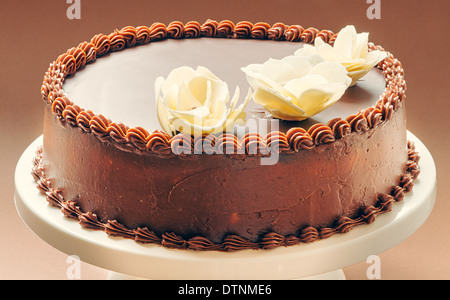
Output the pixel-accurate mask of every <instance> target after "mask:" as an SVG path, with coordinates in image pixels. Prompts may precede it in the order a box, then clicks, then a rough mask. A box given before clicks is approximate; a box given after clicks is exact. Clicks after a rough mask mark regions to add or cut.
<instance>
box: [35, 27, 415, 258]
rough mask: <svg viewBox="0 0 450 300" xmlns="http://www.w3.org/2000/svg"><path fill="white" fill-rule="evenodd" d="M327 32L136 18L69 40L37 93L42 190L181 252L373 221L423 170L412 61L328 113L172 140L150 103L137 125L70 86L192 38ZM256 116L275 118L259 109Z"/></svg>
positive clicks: (274, 37)
mask: <svg viewBox="0 0 450 300" xmlns="http://www.w3.org/2000/svg"><path fill="white" fill-rule="evenodd" d="M317 37H321V38H322V39H324V41H326V42H328V43H330V44H332V43H333V42H334V40H335V38H336V35H335V34H334V33H333V32H331V31H329V30H322V31H319V30H317V29H315V28H306V29H304V28H303V27H302V26H299V25H291V26H288V25H285V24H283V23H276V24H274V25H272V26H270V25H268V24H267V23H264V22H258V23H254V24H253V23H251V22H247V21H242V22H238V23H236V24H234V23H233V22H231V21H228V20H225V21H221V22H217V21H214V20H208V21H206V22H205V23H204V24H203V25H201V24H200V23H198V22H196V21H192V22H188V23H186V24H185V25H183V24H182V23H181V22H178V21H174V22H172V23H170V24H169V25H167V26H166V25H164V24H162V23H154V24H152V25H151V26H149V27H146V26H140V27H132V26H127V27H124V28H123V29H121V30H115V31H113V32H112V33H111V34H109V35H104V34H97V35H95V36H94V37H93V38H92V39H91V40H90V41H89V42H88V41H86V42H83V43H81V44H79V46H78V47H76V48H71V49H69V50H68V51H67V52H66V53H64V54H62V55H60V56H59V57H58V58H57V59H56V60H55V62H53V63H51V64H50V67H49V69H48V70H47V72H46V73H45V76H44V81H43V84H42V88H41V95H42V99H43V100H44V102H45V103H46V108H45V124H44V146H43V149H41V150H39V152H38V154H37V157H36V159H35V160H34V168H33V175H34V177H35V179H36V181H37V184H38V187H39V189H40V190H41V191H42V192H43V193H45V194H46V195H47V200H48V202H49V203H50V204H51V205H53V206H56V207H59V208H61V209H62V210H63V212H64V214H65V215H66V216H67V217H69V218H76V219H78V221H79V222H80V224H81V225H82V226H83V227H86V228H89V229H98V230H103V231H105V232H106V233H107V234H109V235H113V236H122V237H124V238H131V239H134V240H135V241H136V242H139V243H156V244H159V245H162V246H164V247H169V248H177V249H194V250H220V251H234V250H241V249H272V248H274V247H279V246H290V245H296V244H298V243H308V242H313V241H316V240H320V239H324V238H327V237H330V236H332V235H334V234H336V233H345V232H348V231H349V230H351V229H352V228H353V227H354V226H357V225H361V224H366V223H371V222H373V221H374V219H375V217H376V216H377V215H379V214H380V213H383V212H386V211H389V210H390V209H391V207H392V204H393V203H394V202H395V201H401V200H402V199H403V197H404V193H405V192H408V191H410V190H411V188H412V186H413V180H414V179H415V178H416V177H417V176H418V174H419V172H420V169H419V165H418V160H419V156H418V154H417V153H416V152H415V150H414V147H413V145H412V144H410V143H409V144H408V147H405V144H406V124H405V108H404V105H403V102H404V99H405V91H406V83H405V81H404V78H403V75H404V74H403V68H402V66H401V63H400V62H399V61H398V60H397V59H395V58H394V57H393V55H392V54H390V53H388V57H387V58H386V59H385V60H383V61H382V62H380V64H379V65H378V68H377V69H373V70H372V71H371V72H369V74H368V75H367V77H365V78H364V80H362V81H361V82H358V85H357V86H356V87H354V88H351V89H349V90H348V92H347V93H346V94H345V95H344V97H343V99H341V100H340V101H339V102H338V103H337V104H336V105H333V106H332V108H331V109H329V110H326V111H324V113H323V114H319V115H317V117H314V118H312V119H310V120H308V121H304V122H280V126H279V128H277V129H276V130H272V128H271V127H269V130H268V131H267V133H264V134H262V133H261V132H260V131H253V129H255V128H250V130H248V131H246V130H241V129H242V128H239V127H235V130H234V132H229V133H224V134H220V135H217V136H206V137H195V138H194V137H191V136H186V135H183V134H178V135H175V136H173V137H171V136H170V135H168V134H167V133H165V132H163V131H162V130H161V128H159V125H158V124H157V123H155V120H156V118H154V117H148V113H152V111H153V110H152V109H151V107H150V110H149V111H148V112H147V113H146V114H144V117H143V118H140V117H139V113H140V112H141V111H142V110H141V109H135V108H134V109H133V110H132V114H130V116H131V119H132V120H140V121H142V122H143V123H142V124H141V125H139V124H133V122H128V121H122V120H120V119H117V118H116V117H115V115H114V112H113V111H108V109H109V108H111V107H113V106H114V105H112V103H107V105H106V106H104V107H105V108H106V110H105V111H102V110H101V107H100V106H101V105H100V106H96V105H98V104H99V103H101V102H102V101H101V100H100V99H99V98H98V97H96V96H94V98H92V99H90V100H89V99H87V98H85V95H84V96H82V97H78V96H76V95H75V94H72V92H75V93H76V92H77V91H79V90H83V89H80V88H76V87H75V86H73V87H74V88H73V89H71V88H70V85H71V84H74V83H76V84H77V79H78V78H82V77H83V74H89V73H90V72H91V71H92V70H94V68H91V66H90V64H92V63H93V62H96V63H95V67H96V68H95V69H98V68H100V70H101V68H102V66H107V65H108V64H109V62H112V63H114V62H117V61H120V60H121V58H123V57H125V58H126V57H127V56H131V57H139V55H137V54H138V53H145V52H146V51H158V49H159V50H161V51H160V52H161V53H166V52H167V53H173V49H177V50H176V51H178V52H180V51H179V46H182V47H186V48H184V49H187V50H189V49H191V50H192V49H198V48H206V49H207V50H210V49H222V51H228V50H230V51H231V50H233V49H234V50H233V51H235V52H233V55H234V54H235V53H236V51H241V50H242V51H243V50H244V49H247V50H248V49H249V52H250V53H249V55H250V57H252V55H256V54H258V55H259V54H261V53H262V55H263V57H264V55H267V54H270V55H272V54H274V55H275V54H276V55H281V56H284V55H285V53H287V52H289V53H290V52H291V51H292V49H294V48H295V49H297V48H298V47H300V46H301V43H312V42H313V41H314V39H315V38H317ZM273 41H277V42H276V43H274V42H273ZM256 43H258V44H256ZM243 45H248V46H249V48H246V47H243ZM255 45H256V46H255ZM137 46H139V47H137ZM192 47H193V48H192ZM124 49H127V50H126V51H121V50H124ZM149 49H150V50H149ZM236 49H238V50H236ZM369 49H370V50H374V49H380V50H382V48H381V47H379V46H375V45H373V44H369ZM171 51H172V52H171ZM112 52H117V53H114V54H112ZM181 52H183V51H181ZM187 52H188V53H189V51H187ZM127 53H129V55H127ZM150 53H153V54H152V56H151V57H153V56H154V55H155V53H154V52H150ZM264 53H266V54H264ZM216 54H217V53H216ZM239 54H241V53H239ZM136 55H137V56H136ZM169 55H172V54H169ZM230 55H231V53H230ZM238 57H240V55H238ZM100 58H101V59H100ZM159 58H160V57H159ZM266 58H268V57H266ZM155 59H156V60H158V57H155ZM222 60H223V58H222ZM205 61H207V60H205ZM231 61H232V62H233V61H234V59H233V60H231ZM140 62H142V60H141V61H140ZM183 63H184V62H183ZM238 63H239V64H240V63H242V61H239V62H238ZM213 65H214V66H220V65H224V63H214V64H213ZM97 66H99V67H98V68H97ZM125 66H126V64H125ZM169 68H170V66H169ZM150 69H151V70H154V69H152V68H150ZM134 70H135V69H134V67H133V68H132V71H133V72H134ZM156 70H157V74H158V75H164V74H160V72H163V70H162V69H159V68H158V69H156ZM102 72H104V71H102ZM133 72H131V73H130V74H131V75H133ZM103 74H109V73H103ZM152 76H155V75H152ZM94 77H98V76H94ZM138 77H140V74H138ZM225 77H226V76H225ZM226 79H227V81H230V82H233V84H239V85H241V84H240V83H239V82H235V81H233V80H231V79H230V80H228V78H226ZM148 81H149V82H148V85H149V86H151V85H152V81H151V80H148ZM78 82H82V81H78ZM141 86H142V85H141ZM63 87H64V88H63ZM133 94H134V93H130V96H132V95H133ZM127 99H128V98H127ZM130 99H131V98H130ZM86 100H87V101H86ZM119 100H122V102H124V101H123V99H120V98H119ZM119 102H120V101H119ZM150 102H153V101H151V100H150ZM119 104H120V103H119ZM90 105H92V106H90ZM120 108H122V107H121V106H120V105H119V109H117V108H116V111H119V112H121V111H120ZM121 113H122V114H121V115H126V113H125V111H122V112H121ZM247 113H248V115H249V116H250V119H252V118H253V119H255V120H258V121H260V120H262V121H263V122H266V123H263V126H265V125H267V124H271V122H270V121H271V118H270V117H269V116H267V115H265V113H264V112H263V111H261V109H260V108H258V107H257V106H249V107H248V108H247ZM146 117H147V119H146ZM146 121H147V122H148V123H145V122H146ZM256 129H258V128H257V127H256ZM255 132H258V133H255ZM230 149H231V150H232V151H229V150H230ZM192 153H195V154H196V155H192ZM220 153H223V154H220ZM273 153H277V154H279V161H278V163H277V164H276V165H273V166H262V165H261V163H260V158H262V157H266V156H270V155H271V154H273ZM212 154H215V155H212ZM212 178H214V180H211V179H212ZM186 199H189V201H187V200H186Z"/></svg>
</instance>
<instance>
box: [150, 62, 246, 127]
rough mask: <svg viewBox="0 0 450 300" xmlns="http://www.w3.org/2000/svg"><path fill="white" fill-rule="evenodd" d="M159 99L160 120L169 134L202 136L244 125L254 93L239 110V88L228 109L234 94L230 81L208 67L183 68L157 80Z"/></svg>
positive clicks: (156, 88)
mask: <svg viewBox="0 0 450 300" xmlns="http://www.w3.org/2000/svg"><path fill="white" fill-rule="evenodd" d="M155 96H156V103H157V115H158V120H159V123H160V124H161V126H162V128H163V130H164V131H165V132H167V133H169V134H171V135H174V134H176V133H177V132H181V133H185V134H191V135H202V134H210V133H218V132H221V131H228V130H229V129H231V128H232V127H233V126H234V125H236V124H243V123H244V120H245V117H246V115H245V112H244V108H245V106H246V105H247V103H248V102H249V100H250V98H251V92H250V90H249V92H248V95H247V98H246V99H245V101H244V103H243V104H241V105H240V106H239V107H238V108H235V107H236V105H237V101H238V100H239V87H236V90H235V93H234V96H233V98H232V100H231V103H230V105H229V107H227V105H226V104H227V103H228V102H229V100H230V94H229V91H228V86H227V84H226V82H224V81H222V80H220V79H219V78H218V77H217V76H215V75H214V74H213V73H212V72H211V71H210V70H208V69H207V68H204V67H198V68H197V69H196V70H194V69H192V68H190V67H180V68H177V69H174V70H172V72H170V74H169V75H168V77H167V78H166V79H164V78H163V77H158V78H157V79H156V81H155Z"/></svg>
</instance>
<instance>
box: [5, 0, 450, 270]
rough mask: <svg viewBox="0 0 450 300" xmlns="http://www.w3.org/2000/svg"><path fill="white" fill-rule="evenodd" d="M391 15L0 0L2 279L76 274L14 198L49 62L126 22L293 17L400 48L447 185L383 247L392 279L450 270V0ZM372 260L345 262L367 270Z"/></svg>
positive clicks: (415, 113)
mask: <svg viewBox="0 0 450 300" xmlns="http://www.w3.org/2000/svg"><path fill="white" fill-rule="evenodd" d="M380 1H381V19H380V20H369V19H368V18H367V16H366V10H367V9H368V7H369V6H370V4H368V3H367V0H339V1H336V0H320V1H317V0H308V1H304V0H296V1H293V0H284V1H282V2H281V1H280V2H278V1H266V0H259V1H253V0H252V1H249V0H246V1H235V0H227V1H211V0H210V1H198V0H195V1H194V0H190V1H178V0H170V1H148V0H147V1H144V0H140V1H125V0H108V1H105V0H81V20H69V19H68V18H67V17H66V10H67V8H68V7H69V4H67V3H66V0H45V1H31V0H30V1H24V0H22V1H17V0H14V1H13V0H1V1H0V14H1V15H0V22H1V27H0V28H1V29H2V33H1V41H0V62H1V64H0V84H1V89H0V91H1V93H0V105H1V110H0V151H1V158H0V161H1V165H0V170H1V171H0V172H1V174H0V185H1V186H0V193H1V194H0V214H1V215H0V279H66V269H67V267H68V264H67V263H66V258H67V255H66V254H64V253H61V252H59V251H58V250H56V249H54V248H52V247H51V246H49V245H48V244H46V243H45V242H43V241H41V240H40V239H39V238H38V237H37V236H36V235H34V234H33V233H32V232H31V231H30V230H28V228H27V227H26V226H25V225H24V223H23V222H22V221H21V219H20V218H19V216H18V214H17V212H16V210H15V207H14V200H13V195H14V179H13V173H14V168H15V166H16V163H17V161H18V159H19V157H20V155H21V154H22V152H23V151H24V150H25V148H26V147H27V146H28V145H29V144H30V143H31V142H32V141H33V140H34V139H35V138H37V137H38V136H39V135H40V134H41V132H42V121H43V115H42V108H43V105H42V102H41V100H40V85H41V81H42V76H43V74H44V72H45V70H46V69H47V67H48V64H49V63H50V62H51V61H53V60H55V59H56V57H57V56H58V55H59V54H60V53H63V52H65V51H66V50H67V49H68V48H70V47H73V46H76V45H78V44H79V43H80V42H82V41H85V40H90V38H91V37H92V36H93V35H95V34H96V33H100V32H101V33H105V34H108V33H110V32H112V31H113V30H114V29H115V28H118V29H121V28H122V27H124V26H126V25H133V26H139V25H150V24H152V23H153V22H156V21H159V22H163V23H165V24H168V23H170V22H171V21H173V20H179V21H182V22H187V21H191V20H197V21H199V22H200V23H202V22H204V21H206V19H208V18H210V19H215V20H218V21H220V20H224V19H229V20H231V21H234V22H238V21H242V20H248V21H251V22H257V21H265V22H267V23H269V24H273V23H275V22H284V23H285V24H289V25H291V24H300V25H302V26H304V27H305V28H306V27H310V26H311V27H316V28H318V29H330V30H332V31H334V32H338V31H339V29H340V28H342V27H344V26H345V25H347V24H354V25H355V26H356V28H357V30H358V31H359V32H361V31H368V32H370V40H371V41H373V42H375V43H379V44H381V45H383V46H384V47H385V48H386V49H387V50H389V51H390V52H392V53H393V54H394V55H395V56H396V57H397V58H399V59H400V60H401V61H402V63H403V65H404V68H405V76H406V80H407V84H408V92H407V114H408V129H409V130H410V131H411V132H413V133H414V134H415V135H416V136H417V137H418V138H419V139H420V140H421V141H422V142H423V143H424V144H425V145H426V146H427V148H428V149H429V150H430V152H431V153H432V155H433V157H434V160H435V162H436V166H437V175H438V195H437V202H436V205H435V208H434V211H433V213H432V215H431V216H430V218H429V219H428V220H427V222H426V223H425V224H424V225H423V226H422V227H421V228H420V229H419V230H418V231H417V232H416V233H414V234H413V235H412V236H411V237H409V238H408V239H407V240H405V241H404V242H402V243H401V244H399V245H397V246H396V247H394V248H392V249H390V250H388V251H386V252H384V253H382V254H380V257H381V276H382V279H450V254H449V251H448V249H449V247H450V226H449V225H450V223H449V219H450V218H449V217H448V216H449V214H450V205H449V203H448V201H447V200H448V195H449V192H450V186H449V185H448V181H449V175H448V169H449V159H448V158H447V154H448V149H449V146H450V135H449V132H450V130H449V129H448V128H447V124H448V122H447V121H446V119H445V117H446V112H447V111H448V110H449V108H450V104H449V97H448V95H449V92H448V91H449V81H448V71H449V63H450V61H449V54H448V49H449V46H450V44H449V38H448V37H447V33H448V28H449V25H450V22H449V21H448V20H447V19H446V17H447V16H448V15H449V13H450V4H449V2H448V1H447V0H433V1H425V0H415V1H411V0H380ZM367 267H368V265H367V264H366V262H361V263H358V264H356V265H353V266H349V267H347V268H345V269H344V271H345V273H346V276H347V278H348V279H367V277H366V270H367ZM105 276H106V270H103V269H100V268H98V267H95V266H92V265H89V264H84V263H83V264H82V269H81V278H82V279H104V278H105Z"/></svg>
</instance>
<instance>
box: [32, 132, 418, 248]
mask: <svg viewBox="0 0 450 300" xmlns="http://www.w3.org/2000/svg"><path fill="white" fill-rule="evenodd" d="M419 160H420V156H419V155H418V153H417V152H416V151H415V147H414V144H413V143H412V142H409V141H408V161H407V164H406V170H405V174H404V175H402V177H401V179H400V183H399V185H398V186H394V187H392V190H391V193H390V194H380V195H379V196H378V202H377V203H376V204H375V205H374V206H372V205H366V206H365V207H363V208H361V210H360V212H361V213H360V215H359V216H358V217H356V218H353V219H352V218H349V217H344V216H341V217H340V218H339V219H338V220H336V222H335V225H334V226H332V227H322V228H314V227H311V226H308V227H304V228H299V233H298V234H297V235H289V236H283V235H280V234H278V233H275V232H269V233H267V234H265V235H264V236H262V237H261V238H260V240H259V241H257V242H252V241H250V240H248V239H246V238H243V237H240V236H237V235H229V236H226V237H225V238H224V240H223V242H222V243H219V244H215V243H213V242H212V241H210V240H209V239H207V238H204V237H201V236H195V237H192V238H190V239H187V240H186V239H184V238H183V237H181V236H179V235H177V234H176V233H174V232H166V233H163V234H162V235H161V236H158V235H156V234H155V233H154V232H153V231H151V229H149V228H136V229H128V228H126V227H125V226H123V225H122V224H120V223H119V222H117V221H116V220H109V221H107V223H102V222H100V221H99V220H98V219H97V216H96V215H95V214H94V213H92V212H83V211H81V210H80V208H79V207H78V206H77V205H76V203H75V202H73V201H65V200H64V197H63V196H62V194H61V191H60V190H59V189H58V188H54V187H52V186H51V184H50V181H49V180H48V179H46V177H45V170H44V169H43V167H42V147H39V149H38V150H37V152H36V156H35V158H34V160H33V170H32V175H33V178H34V179H35V181H36V182H37V187H38V189H39V190H40V191H41V193H42V194H44V195H46V200H47V202H48V203H49V205H51V206H54V207H57V208H60V209H61V211H62V213H63V214H64V215H65V216H66V217H67V218H70V219H75V220H78V222H79V223H80V225H81V226H82V227H83V228H87V229H93V230H103V231H104V232H105V233H106V234H108V235H110V236H118V237H123V238H128V239H133V240H134V241H135V242H136V243H153V244H157V245H161V246H163V247H167V248H177V249H191V250H200V251H211V250H215V251H237V250H244V249H272V248H276V247H280V246H292V245H298V244H300V243H311V242H314V241H317V240H321V239H326V238H328V237H330V236H332V235H335V234H338V233H346V232H348V231H350V230H351V229H353V228H354V227H355V226H358V225H363V224H370V223H372V222H374V221H375V218H376V217H377V216H378V215H380V214H382V213H385V212H388V211H390V210H391V208H392V205H393V204H394V203H395V202H399V201H402V200H403V198H404V195H405V193H406V192H409V191H411V190H412V188H413V186H414V183H413V180H414V179H416V178H417V177H418V175H419V173H420V166H419Z"/></svg>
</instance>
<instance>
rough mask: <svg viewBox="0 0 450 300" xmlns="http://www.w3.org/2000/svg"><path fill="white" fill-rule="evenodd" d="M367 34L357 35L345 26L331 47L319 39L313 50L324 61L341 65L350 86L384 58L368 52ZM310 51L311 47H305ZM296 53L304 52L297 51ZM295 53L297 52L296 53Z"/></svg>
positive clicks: (381, 52) (350, 27)
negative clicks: (344, 69)
mask: <svg viewBox="0 0 450 300" xmlns="http://www.w3.org/2000/svg"><path fill="white" fill-rule="evenodd" d="M368 42H369V33H367V32H363V33H357V32H356V29H355V27H354V26H353V25H349V26H346V27H345V28H343V29H341V31H340V32H339V33H338V35H337V38H336V40H335V42H334V44H333V46H331V45H329V44H327V43H325V42H324V41H323V40H322V39H321V38H320V37H318V38H316V39H315V41H314V48H315V50H316V52H317V54H319V55H320V56H321V57H322V58H323V59H324V60H326V61H334V62H339V63H341V64H342V65H343V66H344V67H345V68H346V69H347V71H348V76H350V77H351V78H352V83H351V86H354V85H355V84H356V82H357V81H358V80H359V79H360V78H362V77H363V76H364V75H366V74H367V73H368V72H369V71H370V70H371V69H372V68H373V67H374V66H375V65H377V64H378V63H379V62H380V61H382V60H383V59H385V58H386V52H384V51H379V50H374V51H371V52H369V51H368ZM305 46H306V47H305V49H308V50H307V51H311V49H310V48H312V46H311V45H305ZM297 51H298V52H303V51H306V50H303V49H299V50H297ZM296 53H297V52H296Z"/></svg>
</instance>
